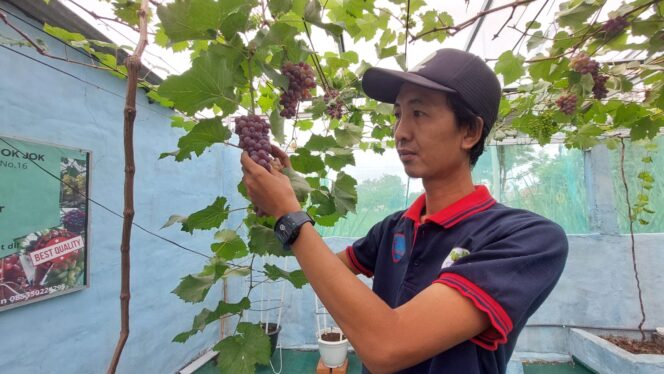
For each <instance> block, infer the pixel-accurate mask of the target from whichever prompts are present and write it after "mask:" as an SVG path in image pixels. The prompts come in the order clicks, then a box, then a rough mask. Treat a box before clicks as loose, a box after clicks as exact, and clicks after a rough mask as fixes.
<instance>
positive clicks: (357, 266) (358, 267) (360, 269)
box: [346, 245, 373, 278]
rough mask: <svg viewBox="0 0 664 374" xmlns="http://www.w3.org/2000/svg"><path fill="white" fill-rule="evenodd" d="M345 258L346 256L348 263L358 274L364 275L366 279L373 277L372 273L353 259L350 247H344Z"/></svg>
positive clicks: (352, 250) (353, 252)
mask: <svg viewBox="0 0 664 374" xmlns="http://www.w3.org/2000/svg"><path fill="white" fill-rule="evenodd" d="M346 256H348V260H349V261H348V262H349V263H350V264H351V265H352V266H353V267H354V268H355V270H357V271H358V272H359V273H362V274H364V276H366V277H367V278H371V277H373V272H372V271H371V270H369V269H367V268H365V267H364V266H362V264H361V263H360V261H358V260H357V257H355V250H354V249H353V246H352V245H349V246H348V247H346Z"/></svg>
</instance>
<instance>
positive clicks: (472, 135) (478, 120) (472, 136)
mask: <svg viewBox="0 0 664 374" xmlns="http://www.w3.org/2000/svg"><path fill="white" fill-rule="evenodd" d="M482 129H484V120H483V119H482V117H475V124H474V125H472V126H466V127H465V129H464V131H465V134H464V136H463V141H462V142H461V148H463V149H465V150H467V151H470V150H471V149H472V148H473V147H474V146H475V144H477V142H479V141H480V139H481V138H482Z"/></svg>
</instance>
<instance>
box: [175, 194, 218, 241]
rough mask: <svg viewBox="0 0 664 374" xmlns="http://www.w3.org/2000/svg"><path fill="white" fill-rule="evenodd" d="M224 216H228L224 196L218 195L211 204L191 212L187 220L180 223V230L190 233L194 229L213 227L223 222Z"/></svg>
mask: <svg viewBox="0 0 664 374" xmlns="http://www.w3.org/2000/svg"><path fill="white" fill-rule="evenodd" d="M226 218H228V206H227V205H226V198H225V197H223V196H219V197H217V199H216V200H215V201H214V203H212V205H209V206H208V207H206V208H205V209H203V210H199V211H198V212H196V213H193V214H191V215H190V216H189V217H188V218H187V220H186V221H185V222H183V223H182V231H186V232H189V233H191V232H193V231H194V230H196V229H198V230H209V229H214V228H217V227H219V226H221V223H222V222H224V221H225V220H226Z"/></svg>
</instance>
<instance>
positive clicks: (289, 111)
mask: <svg viewBox="0 0 664 374" xmlns="http://www.w3.org/2000/svg"><path fill="white" fill-rule="evenodd" d="M281 74H283V75H285V76H286V78H288V89H287V90H286V91H285V92H284V93H282V94H281V97H280V98H279V104H281V105H283V107H284V109H283V110H282V111H281V113H279V114H280V115H281V116H282V117H284V118H292V117H294V116H295V114H297V103H298V102H300V101H302V100H305V99H311V93H310V92H309V90H310V89H312V88H315V87H316V79H315V77H314V71H313V69H312V68H311V66H309V64H307V63H304V62H299V63H297V64H294V63H292V62H287V63H285V64H284V65H283V66H282V67H281Z"/></svg>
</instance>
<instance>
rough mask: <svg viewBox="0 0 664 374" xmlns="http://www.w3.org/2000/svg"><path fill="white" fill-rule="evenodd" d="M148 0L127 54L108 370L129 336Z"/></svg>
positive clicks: (114, 366)
mask: <svg viewBox="0 0 664 374" xmlns="http://www.w3.org/2000/svg"><path fill="white" fill-rule="evenodd" d="M148 6H149V1H148V0H142V1H141V7H140V9H139V10H138V19H139V29H140V37H139V39H138V43H137V45H136V49H135V50H134V53H133V54H132V55H131V56H129V57H127V59H126V60H125V65H126V66H127V96H126V100H125V107H124V154H125V181H124V214H123V216H124V218H123V220H122V241H121V243H120V254H121V263H122V270H121V273H122V275H121V286H120V287H121V289H120V337H119V339H118V342H117V345H116V347H115V352H114V353H113V358H112V359H111V363H110V364H109V367H108V371H107V374H114V373H115V370H116V369H117V367H118V363H119V362H120V356H121V355H122V350H123V348H124V346H125V343H126V342H127V339H128V338H129V299H130V298H131V295H130V287H129V274H130V256H129V253H130V243H131V228H132V223H133V220H134V174H135V172H136V165H135V163H134V120H135V119H136V89H137V88H138V72H139V70H140V68H141V56H142V55H143V51H144V50H145V47H146V46H147V44H148V38H147V35H148V33H147V30H148V22H147V13H148Z"/></svg>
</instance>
